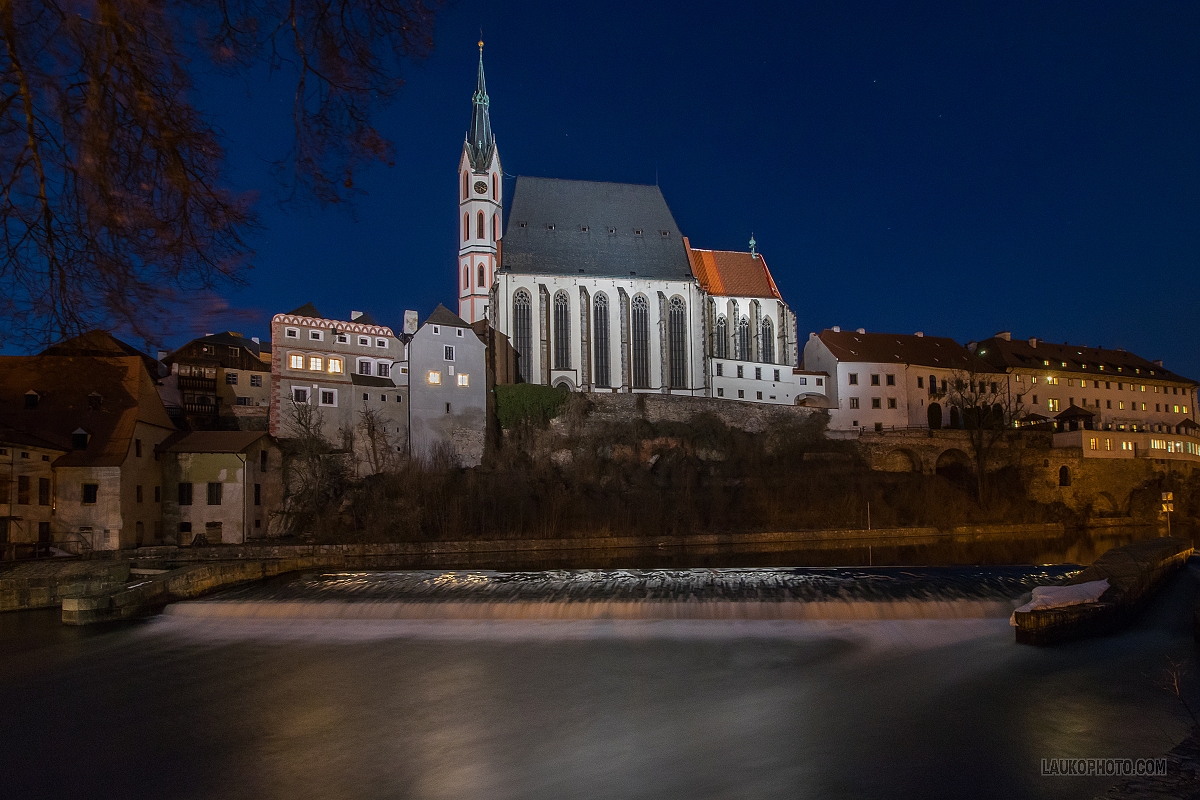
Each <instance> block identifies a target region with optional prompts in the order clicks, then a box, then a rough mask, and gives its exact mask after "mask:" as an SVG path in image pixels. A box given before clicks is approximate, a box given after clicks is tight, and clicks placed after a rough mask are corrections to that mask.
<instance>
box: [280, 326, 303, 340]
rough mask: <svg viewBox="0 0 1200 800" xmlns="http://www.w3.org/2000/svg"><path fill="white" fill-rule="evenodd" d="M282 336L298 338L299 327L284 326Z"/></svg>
mask: <svg viewBox="0 0 1200 800" xmlns="http://www.w3.org/2000/svg"><path fill="white" fill-rule="evenodd" d="M283 337H284V338H285V339H299V338H300V329H299V328H285V329H284V331H283Z"/></svg>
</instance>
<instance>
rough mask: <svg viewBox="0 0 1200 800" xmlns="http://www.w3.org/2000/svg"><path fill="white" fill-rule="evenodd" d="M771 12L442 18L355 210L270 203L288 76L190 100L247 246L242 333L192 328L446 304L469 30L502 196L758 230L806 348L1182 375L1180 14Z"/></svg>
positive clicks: (727, 231) (1020, 7) (1192, 9)
mask: <svg viewBox="0 0 1200 800" xmlns="http://www.w3.org/2000/svg"><path fill="white" fill-rule="evenodd" d="M779 5H780V4H776V3H762V4H755V3H746V2H743V3H723V4H703V3H696V2H678V3H667V2H661V3H654V4H649V5H648V6H642V5H640V4H628V3H604V2H591V3H587V4H578V5H576V4H564V3H552V2H521V3H512V4H504V3H499V2H483V1H475V0H465V1H464V2H459V3H457V4H455V5H453V6H451V7H450V8H448V9H447V10H446V11H445V12H444V13H443V14H442V15H441V16H440V17H439V20H438V23H437V28H436V34H435V41H436V50H435V52H434V54H433V55H432V57H430V58H429V59H428V60H426V61H424V62H422V63H420V64H415V65H409V66H408V67H407V68H406V77H407V81H408V83H407V85H406V86H405V88H404V89H403V90H402V91H401V93H400V96H399V97H398V99H397V101H396V103H395V104H394V105H393V106H391V107H390V109H389V110H388V111H387V112H386V114H385V116H384V117H383V119H382V124H381V128H382V130H383V131H384V133H385V134H387V135H388V136H390V137H391V138H392V139H393V140H394V142H395V145H396V163H395V166H394V167H392V168H387V167H383V166H379V167H378V168H375V169H373V170H371V171H370V172H369V173H368V174H365V175H363V176H362V179H361V181H360V182H359V185H360V186H361V187H362V188H364V189H365V190H366V191H367V193H368V194H367V195H366V196H364V197H362V198H361V199H360V200H359V202H358V205H357V208H356V210H355V212H354V214H353V215H351V214H349V213H347V212H346V211H345V210H344V209H330V210H326V211H321V210H316V209H312V208H309V209H299V210H297V209H289V210H286V211H284V210H280V209H278V208H277V207H275V206H274V205H273V204H272V203H271V202H270V191H271V184H270V178H269V171H268V167H267V163H266V162H267V161H268V160H270V159H272V158H276V157H278V156H279V155H280V153H281V151H282V150H283V148H284V145H283V144H281V142H286V141H287V137H288V136H289V125H290V117H289V115H288V111H289V108H288V102H289V101H288V99H287V95H288V92H289V90H290V87H289V86H288V85H287V84H286V82H285V81H284V80H282V79H275V80H266V79H265V78H264V79H260V78H255V79H252V80H248V81H247V80H242V81H218V80H215V79H214V80H210V81H206V83H205V92H204V96H203V97H202V98H201V102H202V104H203V105H204V106H205V107H206V108H210V109H212V110H214V111H215V112H216V113H217V114H218V122H219V124H220V126H221V127H222V129H223V130H224V132H225V134H226V136H227V138H228V143H229V150H230V158H231V166H232V174H233V176H234V178H235V179H236V180H237V181H238V183H239V185H240V186H241V187H242V188H246V189H253V190H258V191H262V192H263V193H264V194H263V198H262V200H261V204H260V210H261V212H262V214H263V220H264V222H265V224H266V229H265V231H264V232H263V234H262V235H261V237H258V238H256V240H255V242H254V244H255V247H256V250H257V257H256V268H255V269H254V270H253V272H252V273H251V274H250V276H249V284H248V285H247V286H246V287H244V288H241V289H238V290H236V291H228V292H224V293H223V294H224V295H225V298H226V300H227V301H228V303H229V304H230V306H231V307H232V308H233V309H240V311H236V312H234V311H231V312H229V313H224V314H220V313H219V314H216V315H215V316H213V317H211V318H210V319H209V321H207V322H205V323H201V324H202V325H203V326H204V327H205V329H207V330H215V329H217V328H232V329H235V330H241V331H244V332H245V333H246V334H247V335H263V336H265V335H266V333H267V325H268V322H269V319H270V315H271V314H273V313H276V312H279V311H287V310H290V309H291V308H294V307H296V306H298V305H300V304H302V303H304V302H307V301H312V302H314V303H315V304H316V305H317V307H318V308H320V309H321V311H322V312H323V313H325V314H328V315H331V316H341V315H345V314H347V313H348V312H349V310H350V309H352V308H353V309H362V310H370V311H371V312H372V313H374V314H375V315H376V316H377V317H379V318H380V319H381V320H382V321H384V322H386V323H389V324H392V325H395V326H399V323H400V320H401V317H402V313H403V310H404V309H405V308H415V309H418V310H419V311H420V312H421V314H422V316H424V315H425V314H427V313H428V312H429V311H430V310H432V308H433V306H434V305H435V304H436V303H438V302H444V303H446V304H447V305H449V306H451V307H452V308H453V307H454V306H453V303H454V300H455V288H454V287H455V270H454V264H455V255H456V253H457V236H456V224H457V222H456V221H457V213H456V203H457V195H456V187H457V181H456V175H455V169H456V165H457V161H458V157H459V153H460V149H461V147H462V140H463V134H464V131H465V130H466V127H467V124H468V121H469V118H470V96H471V92H472V90H473V88H474V73H475V60H476V53H477V50H476V47H475V42H476V40H477V39H478V38H479V28H480V26H482V27H483V30H484V39H485V40H486V42H487V46H486V49H485V63H486V67H487V76H488V89H489V94H490V95H491V101H492V120H493V125H494V128H495V131H496V136H497V141H498V145H499V148H500V153H501V158H502V160H503V164H504V168H505V172H506V173H507V174H509V175H540V176H547V177H561V178H579V179H587V180H609V181H627V182H636V183H653V182H654V180H655V174H656V171H657V175H658V181H659V183H660V184H661V186H662V189H663V192H664V194H665V195H666V198H667V202H668V203H669V205H670V206H671V209H672V211H673V212H674V215H675V218H676V220H677V221H678V223H679V225H680V228H681V229H682V231H683V232H684V234H685V235H687V236H689V237H690V238H691V241H692V243H693V245H695V246H698V247H706V248H718V249H744V248H745V247H746V242H747V240H748V239H749V236H750V233H751V231H753V232H754V234H755V236H756V238H757V240H758V242H759V248H760V250H761V251H762V252H763V253H764V254H765V256H766V258H767V262H768V264H769V265H770V266H771V269H772V271H773V273H774V275H775V279H776V281H777V282H778V284H779V286H780V289H781V290H782V291H783V293H784V296H785V297H786V299H787V300H788V302H789V303H790V304H791V306H792V308H793V309H794V310H795V312H796V314H797V317H798V321H799V328H800V332H801V337H802V339H803V338H804V337H805V336H806V335H807V333H808V332H809V331H816V330H821V329H822V328H824V327H828V326H830V325H841V326H843V327H865V328H867V329H868V330H873V331H896V332H912V331H916V330H923V331H925V332H927V333H930V334H940V335H946V336H952V337H954V338H956V339H959V340H961V341H966V340H969V339H973V338H981V337H986V336H990V335H991V334H993V333H995V332H996V331H999V330H1011V331H1012V332H1013V334H1014V335H1015V336H1019V337H1028V336H1039V337H1041V338H1045V339H1049V340H1051V341H1059V342H1062V341H1070V342H1072V343H1080V344H1088V345H1103V346H1105V347H1125V348H1127V349H1130V350H1134V351H1135V352H1137V353H1139V354H1141V355H1144V356H1146V357H1148V358H1163V359H1165V361H1166V363H1167V366H1168V367H1170V368H1173V369H1176V370H1177V371H1180V372H1183V373H1185V374H1189V375H1191V376H1193V377H1200V351H1198V349H1197V338H1198V337H1197V333H1196V326H1195V323H1194V318H1195V313H1194V309H1195V306H1196V304H1197V300H1198V294H1200V275H1198V270H1197V256H1198V254H1200V225H1198V221H1200V154H1198V145H1200V136H1198V133H1200V102H1198V101H1200V91H1198V88H1200V87H1198V85H1197V84H1198V82H1200V4H1197V3H1194V2H1191V3H1137V4H1134V3H1127V2H1122V3H1098V2H1087V3H1054V4H1046V3H1013V2H1009V3H986V4H984V3H964V2H953V3H946V4H944V5H938V4H933V3H920V4H916V3H913V4H907V3H890V4H877V3H867V4H852V3H847V2H829V3H806V4H804V5H803V6H802V7H788V8H786V9H780V8H779ZM506 189H507V191H509V192H511V189H512V181H511V180H509V181H508V182H507V183H506ZM199 332H200V333H203V332H205V331H204V330H201V331H199ZM184 338H185V337H184V336H182V335H180V336H177V337H175V339H174V340H173V341H172V343H173V344H177V343H179V342H180V341H182V340H183V339H184Z"/></svg>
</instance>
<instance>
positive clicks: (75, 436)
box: [71, 428, 92, 450]
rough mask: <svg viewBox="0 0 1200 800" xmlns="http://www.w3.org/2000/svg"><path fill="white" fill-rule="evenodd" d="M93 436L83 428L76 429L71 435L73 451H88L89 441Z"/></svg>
mask: <svg viewBox="0 0 1200 800" xmlns="http://www.w3.org/2000/svg"><path fill="white" fill-rule="evenodd" d="M91 438H92V436H91V434H89V433H88V432H87V431H85V430H84V429H83V428H76V429H75V432H74V433H72V434H71V449H72V450H87V446H88V440H89V439H91Z"/></svg>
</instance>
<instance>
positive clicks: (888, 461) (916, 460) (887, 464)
mask: <svg viewBox="0 0 1200 800" xmlns="http://www.w3.org/2000/svg"><path fill="white" fill-rule="evenodd" d="M879 469H881V470H883V471H884V472H920V471H921V457H920V456H918V455H917V454H916V453H914V452H913V451H912V450H908V449H905V448H903V447H897V448H896V449H894V450H889V451H888V452H886V453H884V454H883V457H882V458H880V459H879Z"/></svg>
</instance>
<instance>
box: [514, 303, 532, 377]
mask: <svg viewBox="0 0 1200 800" xmlns="http://www.w3.org/2000/svg"><path fill="white" fill-rule="evenodd" d="M530 317H531V314H530V302H529V292H527V291H525V290H524V289H519V290H518V291H517V293H516V294H514V295H513V344H514V346H515V347H516V348H517V355H518V356H519V357H520V360H519V365H520V368H521V369H520V372H521V380H523V381H525V382H526V383H528V382H529V361H530V359H531V358H532V357H533V323H532V320H531V319H530Z"/></svg>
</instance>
